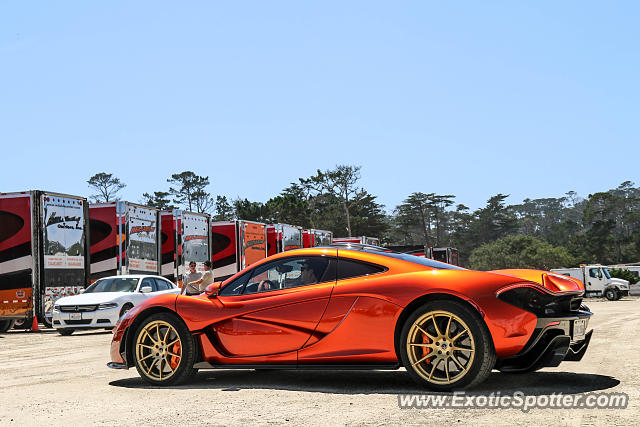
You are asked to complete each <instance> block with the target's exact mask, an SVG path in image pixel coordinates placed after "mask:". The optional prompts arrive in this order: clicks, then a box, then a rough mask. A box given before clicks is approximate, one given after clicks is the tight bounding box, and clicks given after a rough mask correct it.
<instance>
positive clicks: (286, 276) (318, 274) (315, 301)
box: [214, 256, 336, 357]
mask: <svg viewBox="0 0 640 427" xmlns="http://www.w3.org/2000/svg"><path fill="white" fill-rule="evenodd" d="M335 265H336V264H335V257H334V256H292V257H286V258H280V259H277V260H274V261H271V262H267V263H264V264H261V265H259V266H257V267H255V268H253V269H251V270H249V271H248V272H247V273H245V274H243V275H242V276H240V277H239V278H237V279H234V280H233V281H232V282H230V283H229V284H227V285H225V287H223V288H222V289H221V290H220V294H219V296H218V299H219V301H220V302H221V303H222V305H223V307H224V308H223V310H224V311H225V318H226V319H225V320H223V321H221V322H218V323H216V324H215V325H214V331H215V333H216V335H217V338H218V341H219V343H220V345H221V346H222V348H223V349H224V352H225V353H226V354H227V355H229V356H237V357H247V356H264V355H269V354H278V353H285V352H290V351H295V350H298V349H300V348H302V346H303V345H304V344H305V342H306V341H307V340H308V339H309V337H310V336H311V334H312V333H313V331H314V329H315V328H316V326H317V324H318V322H319V321H320V318H321V317H322V314H323V313H324V310H325V308H326V306H327V303H328V301H329V298H330V296H331V292H332V290H333V286H334V284H335ZM310 270H313V274H311V273H309V271H310Z"/></svg>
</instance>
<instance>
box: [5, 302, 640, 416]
mask: <svg viewBox="0 0 640 427" xmlns="http://www.w3.org/2000/svg"><path fill="white" fill-rule="evenodd" d="M588 304H589V306H590V307H591V309H592V311H594V312H595V316H594V317H593V318H592V321H591V323H590V325H589V326H590V327H592V328H594V329H595V333H594V336H593V340H592V341H591V347H590V348H589V351H588V352H587V354H586V356H585V358H584V359H583V360H582V362H578V363H575V362H567V363H564V364H562V365H560V367H558V368H550V369H545V370H543V371H541V372H537V373H531V374H522V375H506V374H501V373H498V372H494V373H493V374H492V375H491V376H490V377H489V379H488V380H487V382H485V383H484V384H482V385H481V386H480V387H479V388H476V389H474V390H471V392H472V393H473V394H485V395H488V394H490V393H492V392H498V391H499V392H500V393H502V395H504V394H507V393H512V392H515V391H518V390H521V391H522V392H524V393H525V394H526V395H551V394H552V393H560V392H561V393H564V394H578V393H586V392H613V391H616V392H625V393H628V394H629V397H630V399H629V407H628V408H627V409H616V410H611V409H609V410H607V409H571V410H557V409H534V410H531V411H530V412H528V413H524V412H522V411H521V410H518V409H455V410H453V409H433V408H431V409H399V408H398V398H397V395H398V394H399V393H423V391H422V390H421V389H419V388H418V387H416V386H415V385H414V383H413V382H412V381H411V379H410V378H409V377H408V375H407V374H406V372H404V371H366V372H362V371H349V372H314V371H267V372H264V371H261V372H256V371H252V370H237V371H205V372H201V373H200V374H199V375H198V378H197V381H196V382H194V383H193V384H189V385H187V386H181V387H176V388H170V389H161V388H153V387H149V386H147V385H146V384H145V383H143V382H142V380H141V379H140V378H139V377H138V375H137V372H136V371H135V369H132V370H129V371H116V370H111V369H109V368H107V367H106V366H105V364H106V362H107V361H108V353H109V352H108V348H109V342H110V340H111V333H109V332H97V333H96V332H84V333H77V334H74V335H73V336H71V337H62V336H59V335H58V334H57V333H55V332H51V331H48V332H43V333H24V332H22V333H20V332H10V333H7V334H5V335H0V377H1V378H2V405H1V406H0V425H35V424H42V425H69V424H71V425H74V424H80V423H82V424H98V425H100V424H107V425H116V424H117V425H134V424H135V425H151V424H166V425H202V424H214V425H229V424H248V423H251V424H260V425H267V424H290V425H302V424H310V425H342V424H356V425H360V424H400V423H402V424H411V425H413V424H432V423H436V422H437V423H444V424H445V425H449V424H455V423H460V424H461V425H462V424H463V423H464V424H466V423H469V422H473V423H474V424H477V425H505V424H507V425H514V424H525V423H526V424H529V425H532V424H533V425H545V424H549V425H599V424H606V425H632V424H633V425H637V420H638V419H639V418H640V404H639V401H640V334H639V333H638V331H640V313H639V310H640V300H639V299H638V298H637V297H628V298H624V299H623V300H621V301H617V302H608V301H589V302H588Z"/></svg>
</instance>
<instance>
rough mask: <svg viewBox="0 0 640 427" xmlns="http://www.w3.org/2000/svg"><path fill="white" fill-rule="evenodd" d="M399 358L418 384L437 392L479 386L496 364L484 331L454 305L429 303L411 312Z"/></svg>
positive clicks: (462, 308) (462, 307)
mask: <svg viewBox="0 0 640 427" xmlns="http://www.w3.org/2000/svg"><path fill="white" fill-rule="evenodd" d="M400 355H401V359H402V363H403V365H404V367H405V368H406V369H407V372H408V373H409V374H410V375H411V377H412V378H413V379H414V380H415V381H416V382H417V383H419V384H421V385H424V386H426V387H427V388H429V389H432V390H437V391H448V390H453V389H463V388H467V387H471V386H474V385H476V384H479V383H481V382H482V381H484V380H485V379H486V378H487V377H488V376H489V374H490V373H491V370H492V369H493V367H494V365H495V363H496V353H495V350H494V348H493V342H492V340H491V336H490V334H489V331H488V329H487V327H486V326H485V325H484V324H483V323H482V320H480V318H479V316H477V315H476V314H475V313H473V312H472V309H471V308H469V307H466V306H465V305H464V304H462V303H459V302H456V301H433V302H429V303H427V304H425V305H423V306H422V307H420V308H419V309H417V310H416V311H415V312H413V314H411V315H410V316H409V318H408V319H407V321H406V322H405V324H404V327H403V328H402V333H401V338H400Z"/></svg>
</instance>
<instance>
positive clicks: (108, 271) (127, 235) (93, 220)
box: [89, 201, 160, 281]
mask: <svg viewBox="0 0 640 427" xmlns="http://www.w3.org/2000/svg"><path fill="white" fill-rule="evenodd" d="M158 220H159V211H158V210H157V209H155V208H151V207H148V206H142V205H137V204H135V203H129V202H124V201H117V202H108V203H94V204H90V205H89V229H90V234H91V281H95V280H97V279H99V278H101V277H106V276H115V275H121V274H158V273H159V272H160V263H159V262H158V259H159V252H160V249H159V246H160V245H159V242H158Z"/></svg>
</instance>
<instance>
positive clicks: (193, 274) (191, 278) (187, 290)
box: [182, 261, 202, 295]
mask: <svg viewBox="0 0 640 427" xmlns="http://www.w3.org/2000/svg"><path fill="white" fill-rule="evenodd" d="M201 278H202V273H198V272H197V271H196V263H195V261H191V262H190V263H189V272H188V273H186V274H185V275H184V276H183V278H182V293H183V294H185V295H198V294H200V289H199V288H198V287H197V286H190V285H191V282H195V281H196V280H200V279H201Z"/></svg>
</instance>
